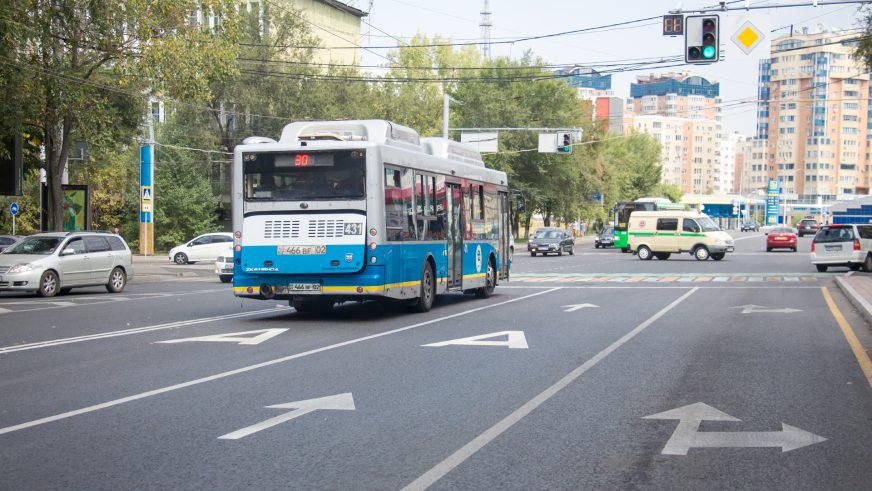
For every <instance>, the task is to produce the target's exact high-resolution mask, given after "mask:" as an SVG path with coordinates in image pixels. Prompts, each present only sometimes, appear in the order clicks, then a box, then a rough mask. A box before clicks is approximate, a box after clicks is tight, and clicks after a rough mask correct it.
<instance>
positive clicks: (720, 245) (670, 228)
mask: <svg viewBox="0 0 872 491" xmlns="http://www.w3.org/2000/svg"><path fill="white" fill-rule="evenodd" d="M627 236H628V240H627V242H628V244H629V246H630V250H631V251H633V252H634V253H636V254H637V255H638V256H639V259H642V260H646V261H647V260H649V259H651V258H652V257H656V258H657V259H660V260H666V259H669V256H670V255H672V253H676V252H677V253H681V252H689V253H690V254H691V255H692V256H693V257H695V258H696V259H697V260H698V261H705V260H706V259H708V258H712V259H714V260H715V261H720V260H721V259H723V258H724V256H725V255H726V254H727V253H728V252H733V250H734V247H735V244H734V241H733V238H732V237H730V234H728V233H726V232H724V231H722V230H721V229H720V228H719V227H718V225H717V224H716V223H715V222H714V221H713V220H712V219H711V218H710V217H709V216H708V215H704V214H702V213H697V212H693V211H634V212H633V214H632V215H630V224H629V226H628V228H627Z"/></svg>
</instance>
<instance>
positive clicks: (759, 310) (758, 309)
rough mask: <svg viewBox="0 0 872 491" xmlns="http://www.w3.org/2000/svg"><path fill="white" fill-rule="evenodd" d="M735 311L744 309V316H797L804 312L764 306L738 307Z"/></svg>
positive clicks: (748, 305)
mask: <svg viewBox="0 0 872 491" xmlns="http://www.w3.org/2000/svg"><path fill="white" fill-rule="evenodd" d="M733 308H734V309H742V313H743V314H795V313H796V312H802V310H799V309H792V308H790V307H785V308H783V309H776V308H770V307H763V306H762V305H754V304H747V305H736V306H735V307H733Z"/></svg>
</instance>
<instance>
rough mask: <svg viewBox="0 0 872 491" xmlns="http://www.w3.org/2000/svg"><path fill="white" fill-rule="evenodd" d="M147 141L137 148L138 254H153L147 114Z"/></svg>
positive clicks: (151, 125)
mask: <svg viewBox="0 0 872 491" xmlns="http://www.w3.org/2000/svg"><path fill="white" fill-rule="evenodd" d="M147 117H148V141H147V142H144V143H145V144H144V145H142V146H140V147H139V253H140V254H142V255H143V256H148V255H149V254H152V255H153V254H154V208H153V207H154V118H153V116H152V115H151V113H149V115H148V116H147Z"/></svg>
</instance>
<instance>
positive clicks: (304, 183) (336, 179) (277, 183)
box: [242, 150, 366, 201]
mask: <svg viewBox="0 0 872 491" xmlns="http://www.w3.org/2000/svg"><path fill="white" fill-rule="evenodd" d="M242 163H243V183H244V190H245V193H244V194H245V200H246V201H299V200H337V199H342V200H346V199H363V198H364V197H365V194H366V193H365V189H366V187H365V185H366V182H365V179H366V158H365V153H364V152H363V151H362V150H342V151H328V152H287V153H245V154H243V155H242Z"/></svg>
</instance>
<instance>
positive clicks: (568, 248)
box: [527, 228, 575, 257]
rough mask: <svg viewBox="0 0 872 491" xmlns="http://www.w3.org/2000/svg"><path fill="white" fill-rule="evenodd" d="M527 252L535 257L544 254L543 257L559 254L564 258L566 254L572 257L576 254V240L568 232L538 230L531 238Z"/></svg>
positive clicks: (548, 229) (554, 229)
mask: <svg viewBox="0 0 872 491" xmlns="http://www.w3.org/2000/svg"><path fill="white" fill-rule="evenodd" d="M527 250H528V251H530V255H531V256H534V257H535V256H536V254H542V255H543V256H547V255H548V254H557V255H558V256H562V255H563V253H564V252H568V253H569V255H570V256H571V255H573V254H575V239H573V237H572V234H570V233H569V232H567V231H566V230H561V229H559V228H540V229H538V230H536V232H535V234H534V235H533V236H532V237H530V241H529V242H527Z"/></svg>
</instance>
